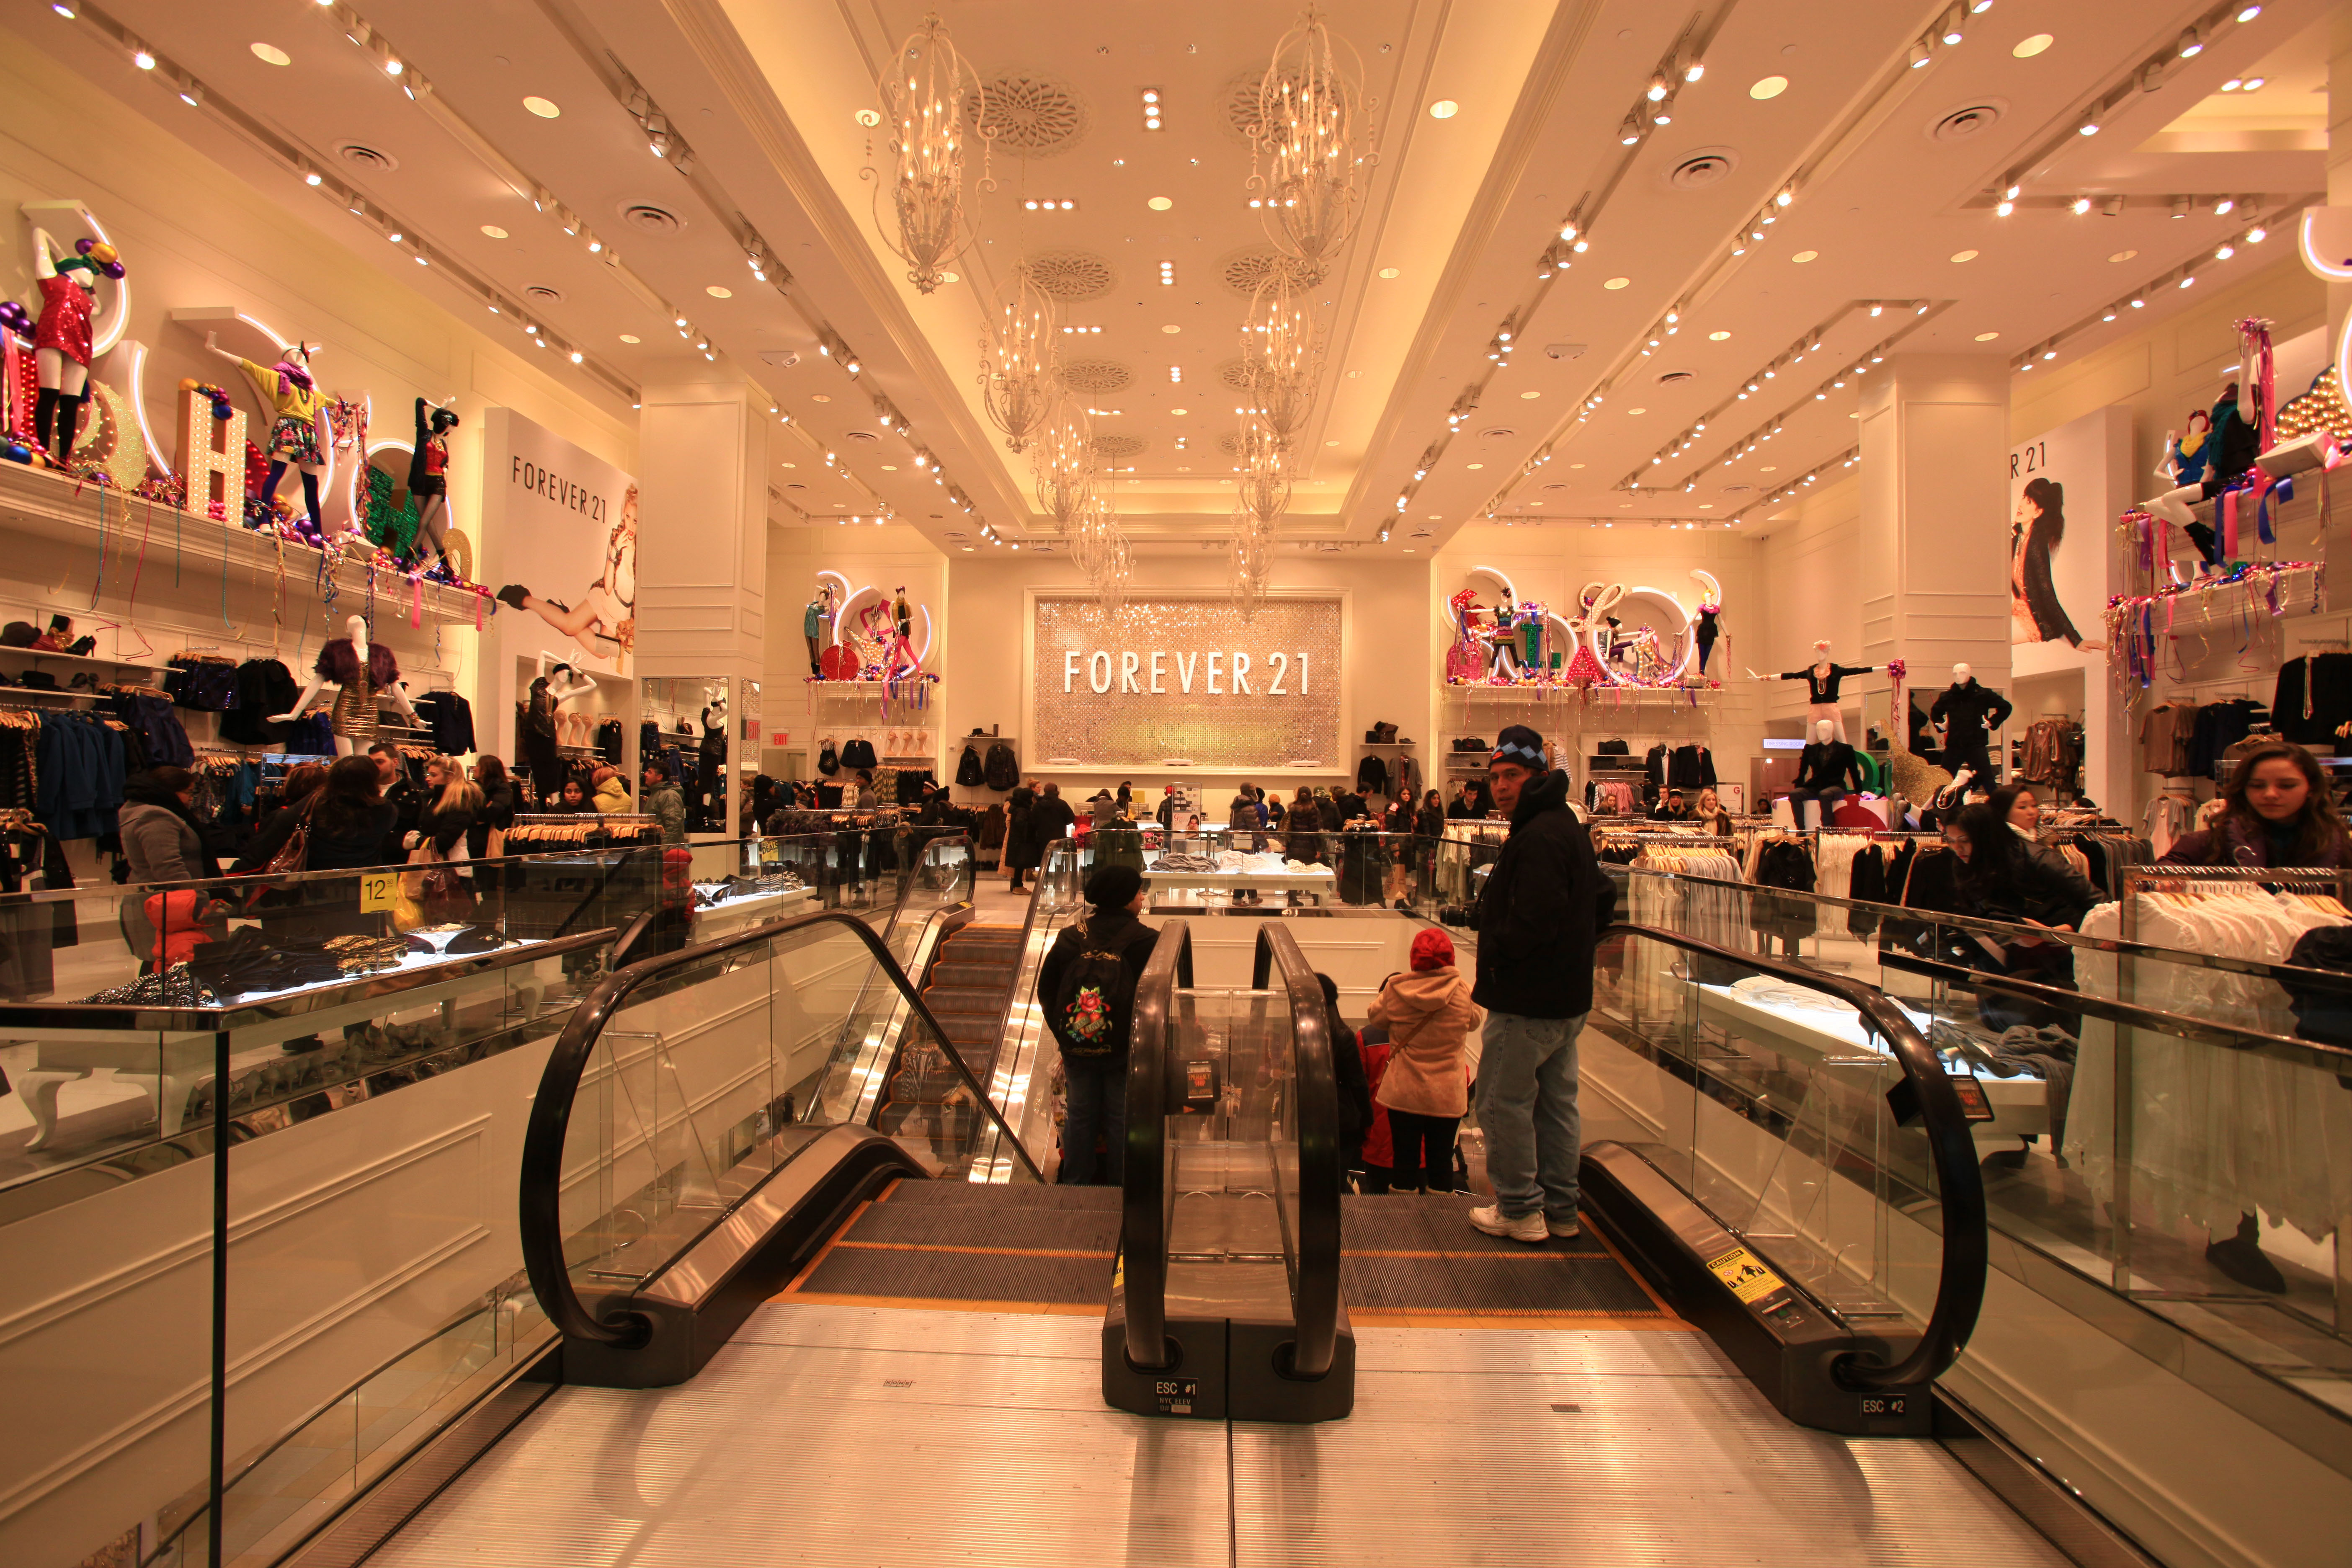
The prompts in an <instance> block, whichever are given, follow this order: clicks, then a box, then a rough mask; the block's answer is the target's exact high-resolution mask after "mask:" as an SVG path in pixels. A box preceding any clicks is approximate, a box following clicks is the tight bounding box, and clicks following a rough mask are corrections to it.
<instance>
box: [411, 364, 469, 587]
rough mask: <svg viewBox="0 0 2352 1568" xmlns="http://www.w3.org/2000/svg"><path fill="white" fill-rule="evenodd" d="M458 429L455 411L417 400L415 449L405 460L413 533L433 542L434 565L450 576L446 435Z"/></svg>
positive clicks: (447, 441) (451, 570)
mask: <svg viewBox="0 0 2352 1568" xmlns="http://www.w3.org/2000/svg"><path fill="white" fill-rule="evenodd" d="M428 409H429V410H431V420H430V423H429V424H428V423H427V419H426V411H427V410H428ZM456 427H457V410H455V409H452V408H435V407H433V405H431V404H429V403H427V402H425V399H423V398H421V397H420V398H418V399H417V400H416V445H415V447H413V448H412V449H411V452H410V456H409V459H408V493H409V495H410V496H411V497H412V498H414V499H415V502H416V531H417V532H418V534H420V535H421V536H423V537H424V538H425V539H428V540H430V541H432V543H433V565H435V566H443V567H449V570H450V573H451V574H452V575H455V574H456V568H455V567H450V566H449V544H448V535H449V432H450V431H451V430H453V429H455V428H456ZM428 569H429V568H428Z"/></svg>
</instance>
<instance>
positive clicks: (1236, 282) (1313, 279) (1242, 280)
mask: <svg viewBox="0 0 2352 1568" xmlns="http://www.w3.org/2000/svg"><path fill="white" fill-rule="evenodd" d="M1276 261H1284V262H1287V263H1288V265H1289V266H1290V268H1291V279H1292V281H1293V282H1295V283H1296V284H1297V286H1298V287H1300V288H1302V289H1312V288H1314V287H1315V285H1316V284H1318V283H1320V282H1321V281H1322V280H1323V269H1322V268H1319V267H1301V266H1300V265H1299V264H1298V263H1297V262H1295V261H1290V260H1289V258H1286V257H1285V256H1284V255H1283V254H1282V253H1281V252H1280V251H1278V250H1276V249H1275V247H1272V246H1270V245H1256V246H1252V247H1250V248H1248V249H1247V250H1236V251H1234V253H1233V254H1232V255H1230V256H1228V257H1226V258H1224V259H1223V261H1220V262H1218V263H1217V277H1218V278H1219V279H1221V280H1222V281H1223V283H1224V286H1225V287H1226V288H1227V289H1230V290H1232V291H1233V292H1234V293H1236V294H1239V295H1240V296H1241V297H1242V298H1243V299H1244V300H1247V299H1252V298H1255V296H1256V294H1257V289H1258V285H1259V284H1261V283H1263V282H1265V275H1266V274H1267V273H1268V272H1269V271H1271V270H1272V269H1273V268H1274V264H1275V263H1276Z"/></svg>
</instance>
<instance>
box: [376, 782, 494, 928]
mask: <svg viewBox="0 0 2352 1568" xmlns="http://www.w3.org/2000/svg"><path fill="white" fill-rule="evenodd" d="M481 809H482V791H481V788H480V786H479V785H478V784H475V783H473V781H472V780H470V779H468V778H467V777H466V770H465V769H464V768H463V767H462V766H460V765H459V764H458V763H457V760H456V759H455V758H452V757H436V758H434V759H433V760H432V761H431V762H430V763H426V764H425V806H424V809H422V810H421V811H419V812H418V813H417V814H416V829H415V832H413V833H411V834H409V835H408V837H407V838H406V839H405V840H404V842H405V844H406V845H407V847H408V863H409V864H410V865H411V866H413V867H420V868H422V869H419V870H413V871H407V872H404V873H403V874H402V876H401V879H400V883H401V886H400V894H401V897H400V900H399V902H397V903H395V904H394V909H393V923H394V925H396V926H398V927H399V928H400V929H401V930H403V931H410V930H414V929H415V927H417V926H420V925H439V924H442V923H444V922H446V921H466V920H470V919H472V918H473V912H474V889H473V887H472V884H471V880H470V879H471V877H472V872H471V871H470V870H469V869H467V868H465V867H464V866H463V865H462V864H457V863H459V862H463V861H464V860H465V859H466V858H467V848H466V830H467V828H469V827H471V826H474V818H475V816H476V815H477V814H478V813H479V812H480V811H481Z"/></svg>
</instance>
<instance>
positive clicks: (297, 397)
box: [205, 332, 330, 543]
mask: <svg viewBox="0 0 2352 1568" xmlns="http://www.w3.org/2000/svg"><path fill="white" fill-rule="evenodd" d="M205 347H206V348H208V349H210V350H211V351H212V352H213V353H216V354H218V355H220V357H221V358H223V359H225V360H227V361H228V362H229V363H232V364H234V365H236V367H237V368H238V369H239V370H241V371H243V372H245V374H246V379H247V380H248V381H250V382H252V383H253V390H254V391H255V392H256V393H257V394H258V395H260V398H261V401H262V404H263V405H264V406H266V407H268V408H269V409H270V410H272V411H273V412H274V413H275V414H276V415H277V416H278V418H277V423H275V424H274V425H272V426H270V429H269V440H268V445H266V446H265V447H262V450H263V451H264V452H266V453H268V456H269V478H268V479H266V480H264V481H263V482H262V486H261V497H262V500H265V501H268V500H273V499H275V498H276V496H277V494H278V481H280V480H281V479H285V477H286V467H287V465H288V464H289V463H291V464H292V465H293V466H294V467H295V468H299V469H300V470H301V472H302V504H303V506H304V507H305V508H306V509H307V510H309V511H310V526H311V528H312V529H314V530H315V531H317V532H318V535H319V540H320V542H321V543H324V542H326V537H327V524H326V520H325V519H324V518H323V517H321V516H320V512H319V483H320V478H321V477H322V476H323V475H324V474H325V473H326V471H327V459H326V453H327V451H328V448H329V439H330V438H329V437H328V436H327V435H326V432H325V431H324V429H323V428H322V424H323V414H324V409H325V404H326V399H325V398H324V397H322V396H321V395H320V392H319V387H318V384H317V383H316V382H315V381H313V380H312V379H311V376H310V350H309V349H308V348H307V347H305V346H304V345H302V344H300V343H297V344H295V345H294V346H293V347H291V348H289V349H288V350H287V351H286V352H285V353H284V354H283V355H282V356H281V357H280V358H279V359H278V363H276V364H275V365H270V366H263V365H258V364H256V363H254V362H253V361H251V360H249V359H247V358H245V357H244V356H243V355H242V354H233V353H229V352H228V350H226V349H225V348H223V347H221V346H220V339H219V336H218V335H217V334H216V333H213V332H206V333H205Z"/></svg>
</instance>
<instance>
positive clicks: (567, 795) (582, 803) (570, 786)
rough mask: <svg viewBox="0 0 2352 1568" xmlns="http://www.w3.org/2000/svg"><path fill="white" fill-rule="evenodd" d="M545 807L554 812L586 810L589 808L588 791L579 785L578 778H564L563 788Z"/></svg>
mask: <svg viewBox="0 0 2352 1568" xmlns="http://www.w3.org/2000/svg"><path fill="white" fill-rule="evenodd" d="M547 809H548V810H550V811H556V812H573V811H586V810H588V809H589V806H588V792H587V791H586V790H585V789H583V788H582V787H581V785H580V781H579V780H578V779H565V780H564V781H563V788H562V790H561V791H560V792H558V793H557V795H556V797H555V799H554V800H553V801H552V802H551V803H550V804H549V805H548V807H547Z"/></svg>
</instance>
